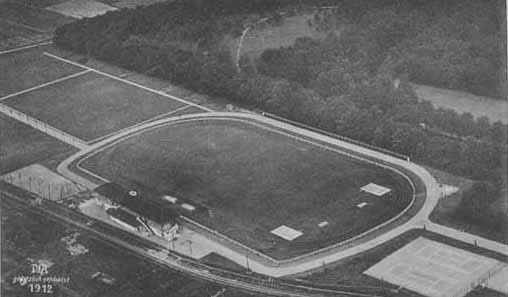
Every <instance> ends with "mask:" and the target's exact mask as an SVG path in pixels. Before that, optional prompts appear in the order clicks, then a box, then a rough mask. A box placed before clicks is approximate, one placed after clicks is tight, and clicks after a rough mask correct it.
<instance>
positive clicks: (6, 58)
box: [0, 50, 83, 97]
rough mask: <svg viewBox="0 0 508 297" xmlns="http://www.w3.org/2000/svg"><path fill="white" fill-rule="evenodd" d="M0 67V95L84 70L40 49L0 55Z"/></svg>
mask: <svg viewBox="0 0 508 297" xmlns="http://www.w3.org/2000/svg"><path fill="white" fill-rule="evenodd" d="M0 69H2V71H0V97H3V96H6V95H10V94H13V93H16V92H19V91H23V90H25V89H28V88H31V87H35V86H38V85H41V84H44V83H47V82H50V81H53V80H55V79H59V78H62V77H65V76H68V75H71V74H74V73H77V72H79V71H82V70H83V69H81V68H79V67H76V66H74V65H71V64H66V63H62V62H60V61H58V60H55V59H51V58H49V57H46V56H43V55H42V54H41V52H40V50H29V51H24V52H16V53H10V54H4V55H0Z"/></svg>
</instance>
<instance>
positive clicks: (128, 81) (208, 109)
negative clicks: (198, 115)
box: [42, 52, 214, 112]
mask: <svg viewBox="0 0 508 297" xmlns="http://www.w3.org/2000/svg"><path fill="white" fill-rule="evenodd" d="M42 54H43V55H45V56H48V57H51V58H53V59H57V60H60V61H62V62H66V63H69V64H73V65H75V66H79V67H82V68H84V69H88V70H90V71H93V72H95V73H98V74H102V75H104V76H107V77H109V78H112V79H115V80H118V81H121V82H124V83H126V84H129V85H132V86H135V87H138V88H141V89H143V90H146V91H149V92H152V93H154V94H158V95H161V96H163V97H166V98H170V99H173V100H176V101H180V102H183V103H185V104H188V105H192V106H194V107H197V108H200V109H203V110H206V111H209V112H212V111H214V110H213V109H210V108H208V107H204V106H201V105H199V104H196V103H193V102H190V101H187V100H185V99H182V98H179V97H176V96H173V95H169V94H166V93H164V92H161V91H158V90H154V89H152V88H149V87H145V86H143V85H140V84H138V83H135V82H132V81H130V80H126V79H123V78H120V77H118V76H115V75H112V74H109V73H106V72H103V71H100V70H97V69H94V68H91V67H88V66H85V65H83V64H79V63H76V62H74V61H70V60H68V59H65V58H61V57H59V56H55V55H53V54H50V53H48V52H44V53H42Z"/></svg>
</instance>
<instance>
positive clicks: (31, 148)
mask: <svg viewBox="0 0 508 297" xmlns="http://www.w3.org/2000/svg"><path fill="white" fill-rule="evenodd" d="M0 127H1V128H0V143H1V145H0V164H1V166H0V174H3V173H6V172H10V171H13V170H15V169H18V168H21V167H24V166H26V165H29V164H32V163H35V162H37V161H41V160H44V159H47V158H49V157H51V156H53V155H57V154H61V153H65V152H70V151H73V148H72V147H71V146H69V145H67V144H65V143H63V142H60V141H58V140H57V139H55V138H53V137H51V136H48V135H46V134H44V133H42V132H40V131H38V130H36V129H34V128H32V127H30V126H28V125H25V124H23V123H21V122H18V121H17V120H15V119H12V118H10V117H7V116H6V115H4V114H1V113H0Z"/></svg>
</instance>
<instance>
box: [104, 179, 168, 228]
mask: <svg viewBox="0 0 508 297" xmlns="http://www.w3.org/2000/svg"><path fill="white" fill-rule="evenodd" d="M95 192H97V193H99V194H100V195H102V196H105V197H107V198H109V199H111V200H113V201H114V202H116V203H118V204H119V205H121V206H123V207H126V208H128V209H130V210H132V211H133V212H135V213H137V214H139V215H140V216H143V217H145V218H147V219H149V220H151V221H153V222H155V223H158V224H161V225H162V224H167V223H170V222H173V221H174V219H175V218H176V217H177V216H178V213H177V212H176V211H175V210H174V209H172V208H171V206H170V205H168V203H167V202H166V201H164V200H162V199H160V197H159V196H158V195H157V194H155V193H153V192H151V191H150V190H148V189H141V187H136V188H135V189H129V190H127V189H125V188H124V187H122V186H121V185H119V184H116V183H106V184H103V185H101V186H100V187H98V188H96V189H95Z"/></svg>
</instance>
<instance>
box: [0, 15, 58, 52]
mask: <svg viewBox="0 0 508 297" xmlns="http://www.w3.org/2000/svg"><path fill="white" fill-rule="evenodd" d="M49 38H50V35H49V34H47V33H40V32H37V31H34V30H33V29H31V28H28V27H25V26H22V25H19V24H16V23H13V22H10V21H8V20H6V19H0V50H5V49H11V48H17V47H19V46H22V45H25V44H32V43H38V42H42V41H45V40H48V39H49Z"/></svg>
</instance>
